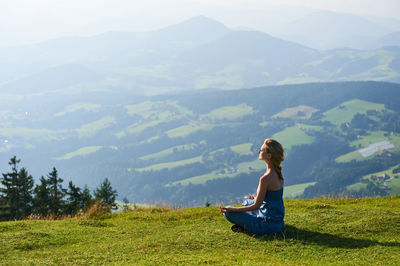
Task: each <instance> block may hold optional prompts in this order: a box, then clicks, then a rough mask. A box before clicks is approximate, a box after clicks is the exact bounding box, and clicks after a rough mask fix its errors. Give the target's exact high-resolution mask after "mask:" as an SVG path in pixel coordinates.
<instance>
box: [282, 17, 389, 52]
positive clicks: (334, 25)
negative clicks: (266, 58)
mask: <svg viewBox="0 0 400 266" xmlns="http://www.w3.org/2000/svg"><path fill="white" fill-rule="evenodd" d="M280 31H281V33H280V35H278V36H280V37H281V38H284V39H287V40H291V41H294V42H298V43H301V44H303V45H305V46H308V47H312V48H315V49H320V50H329V49H337V48H354V49H371V48H379V47H372V45H371V44H372V43H373V42H374V40H375V39H376V38H379V37H381V36H383V35H385V34H389V33H390V32H391V31H392V30H391V29H390V28H387V27H385V26H382V25H381V24H378V23H375V22H372V21H370V20H368V19H365V18H363V17H359V16H356V15H352V14H345V13H337V12H331V11H319V12H315V13H311V14H309V15H307V16H305V17H304V18H301V19H298V20H296V21H293V22H291V23H288V24H286V25H284V26H283V27H281V29H280Z"/></svg>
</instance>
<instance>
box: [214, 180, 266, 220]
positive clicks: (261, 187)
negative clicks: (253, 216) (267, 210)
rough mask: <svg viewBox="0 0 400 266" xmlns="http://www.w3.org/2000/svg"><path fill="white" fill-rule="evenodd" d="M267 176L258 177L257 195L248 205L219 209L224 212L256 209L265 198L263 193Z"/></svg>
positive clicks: (264, 192)
mask: <svg viewBox="0 0 400 266" xmlns="http://www.w3.org/2000/svg"><path fill="white" fill-rule="evenodd" d="M266 177H267V176H263V177H261V178H260V182H259V184H258V188H257V196H256V197H255V199H254V203H253V204H251V205H249V206H243V207H236V208H235V207H220V210H221V212H222V213H226V212H248V211H254V210H258V209H259V208H260V206H261V204H262V202H263V200H264V198H265V194H266V193H267V187H268V182H267V178H266Z"/></svg>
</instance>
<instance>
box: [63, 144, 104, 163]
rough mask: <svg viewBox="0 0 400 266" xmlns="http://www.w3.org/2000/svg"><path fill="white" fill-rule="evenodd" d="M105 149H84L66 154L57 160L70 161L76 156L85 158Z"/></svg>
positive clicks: (95, 147) (90, 147) (98, 147)
mask: <svg viewBox="0 0 400 266" xmlns="http://www.w3.org/2000/svg"><path fill="white" fill-rule="evenodd" d="M101 148H103V146H87V147H82V148H80V149H78V150H76V151H73V152H69V153H66V154H64V155H63V156H60V157H57V158H55V159H56V160H69V159H71V158H74V157H76V156H85V155H89V154H92V153H95V152H96V151H98V150H100V149H101Z"/></svg>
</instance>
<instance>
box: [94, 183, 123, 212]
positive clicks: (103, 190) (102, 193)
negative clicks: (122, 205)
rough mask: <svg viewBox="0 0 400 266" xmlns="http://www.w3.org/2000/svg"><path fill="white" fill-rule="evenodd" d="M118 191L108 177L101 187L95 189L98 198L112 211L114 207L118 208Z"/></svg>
mask: <svg viewBox="0 0 400 266" xmlns="http://www.w3.org/2000/svg"><path fill="white" fill-rule="evenodd" d="M117 195H118V194H117V191H116V190H113V188H112V187H111V183H110V181H108V178H106V179H105V180H104V181H103V183H101V185H100V187H99V188H97V189H96V190H95V191H94V196H95V198H96V200H98V201H99V203H100V204H101V205H102V206H103V207H104V208H105V209H106V210H107V211H111V209H112V208H116V207H117V205H116V204H115V198H116V197H117Z"/></svg>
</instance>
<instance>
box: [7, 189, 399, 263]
mask: <svg viewBox="0 0 400 266" xmlns="http://www.w3.org/2000/svg"><path fill="white" fill-rule="evenodd" d="M285 207H286V217H285V222H286V230H285V232H284V233H282V234H278V235H276V236H274V235H272V236H252V235H248V234H238V233H233V232H232V231H231V230H230V226H231V225H230V224H229V222H227V221H226V220H225V219H224V217H223V216H222V215H221V213H220V212H219V210H218V207H197V208H189V209H178V210H173V209H170V208H148V209H136V210H134V211H129V212H124V213H119V214H113V215H103V216H97V217H96V218H89V219H83V218H71V219H65V220H58V221H47V220H40V221H13V222H1V223H0V264H2V265H28V264H29V265H30V264H36V265H44V264H51V265H59V264H63V265H66V264H69V265H82V264H85V265H86V264H111V265H127V264H137V265H164V264H167V265H177V264H186V265H187V264H189V265H194V264H218V265H245V264H246V265H249V264H255V265H271V264H276V265H299V264H301V265H332V264H334V265H360V264H362V265H373V264H379V265H398V264H399V263H400V257H399V251H400V235H399V234H398V232H399V230H400V196H395V197H382V198H365V199H314V200H300V199H291V200H285Z"/></svg>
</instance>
